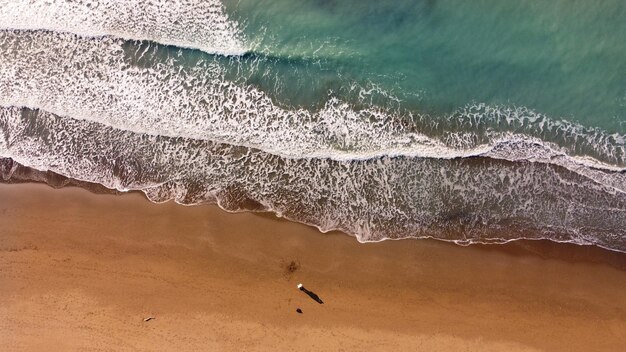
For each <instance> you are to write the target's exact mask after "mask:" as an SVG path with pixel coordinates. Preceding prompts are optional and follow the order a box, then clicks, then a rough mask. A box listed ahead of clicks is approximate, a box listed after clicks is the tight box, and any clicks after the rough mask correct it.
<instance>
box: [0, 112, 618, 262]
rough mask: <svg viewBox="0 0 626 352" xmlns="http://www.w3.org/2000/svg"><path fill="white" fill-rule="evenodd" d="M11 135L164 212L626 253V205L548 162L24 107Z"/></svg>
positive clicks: (43, 160)
mask: <svg viewBox="0 0 626 352" xmlns="http://www.w3.org/2000/svg"><path fill="white" fill-rule="evenodd" d="M0 128H2V132H3V135H4V143H3V142H1V141H2V140H0V155H2V156H7V157H11V158H13V159H14V160H16V161H18V162H20V163H22V164H24V165H27V166H31V167H34V168H36V169H39V170H52V171H55V172H57V173H60V174H62V175H66V176H69V177H72V178H75V179H79V180H84V181H89V182H98V183H101V184H104V185H106V186H107V187H111V188H116V189H120V190H141V191H143V192H144V193H146V195H147V196H148V198H149V199H151V200H153V201H157V202H162V201H166V200H169V199H174V200H176V201H177V202H179V203H182V204H200V203H206V202H216V203H217V204H218V205H220V206H221V207H222V208H224V209H226V210H228V211H240V210H242V209H243V208H242V207H243V206H244V205H245V204H246V201H247V200H248V199H250V200H252V201H253V202H256V203H258V204H260V205H261V208H262V209H265V210H270V211H275V212H276V213H277V214H281V216H283V217H285V218H288V219H292V220H296V221H300V222H303V223H307V224H311V225H314V226H316V227H318V228H319V229H320V230H322V231H328V230H333V229H338V230H342V231H345V232H347V233H351V234H354V235H355V236H357V239H358V240H359V241H361V242H370V241H380V240H384V239H393V238H405V237H415V238H423V237H434V238H438V239H443V240H447V241H456V242H458V243H463V244H468V243H473V242H502V241H508V240H512V239H516V238H549V239H551V240H553V241H568V242H575V243H594V244H598V245H602V246H605V247H607V248H612V249H617V250H625V249H626V242H625V240H626V232H625V229H626V227H625V226H626V194H624V193H619V192H614V191H612V189H611V188H610V187H607V186H603V185H601V184H599V183H598V182H595V181H592V180H590V179H589V178H585V177H580V176H579V175H576V174H575V173H572V172H564V171H563V170H562V169H558V168H553V167H551V166H549V165H546V164H544V163H536V162H514V163H507V162H504V163H503V162H499V161H493V160H492V159H489V158H480V159H477V160H475V161H474V160H468V159H453V160H449V159H438V158H407V157H403V158H388V157H383V158H380V159H374V160H346V161H338V160H330V159H315V158H302V159H297V158H281V157H278V156H275V155H272V154H268V153H265V152H263V151H260V150H253V149H248V148H244V147H237V146H232V145H228V144H216V143H212V142H208V141H198V140H193V139H186V138H166V137H160V136H151V135H142V134H138V133H133V132H130V131H127V130H117V129H114V128H111V127H108V126H104V125H102V124H98V123H95V122H90V121H83V120H78V119H74V118H67V117H59V116H55V115H53V114H50V113H47V112H45V111H29V110H28V109H22V108H16V107H11V108H2V109H0ZM520 228H522V229H524V231H523V232H521V233H520V232H515V229H520Z"/></svg>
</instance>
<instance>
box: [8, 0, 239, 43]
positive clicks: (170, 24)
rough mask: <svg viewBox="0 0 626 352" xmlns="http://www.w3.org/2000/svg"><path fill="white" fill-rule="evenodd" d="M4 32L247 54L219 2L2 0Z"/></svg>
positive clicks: (209, 0)
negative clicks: (115, 39)
mask: <svg viewBox="0 0 626 352" xmlns="http://www.w3.org/2000/svg"><path fill="white" fill-rule="evenodd" d="M0 28H2V29H24V30H37V29H46V30H52V31H58V32H71V33H76V34H80V35H83V36H108V35H113V36H117V37H120V38H125V39H129V40H151V41H155V42H158V43H162V44H166V45H175V46H179V47H186V48H194V49H199V50H202V51H205V52H207V53H211V54H223V55H242V54H244V53H245V52H246V47H245V44H244V40H243V37H242V34H241V31H240V29H239V24H238V23H237V22H236V21H234V20H233V19H230V18H229V17H228V15H227V14H226V12H225V11H224V6H223V5H222V3H221V2H220V1H219V0H202V1H197V0H152V1H148V0H124V1H118V0H74V1H72V0H0Z"/></svg>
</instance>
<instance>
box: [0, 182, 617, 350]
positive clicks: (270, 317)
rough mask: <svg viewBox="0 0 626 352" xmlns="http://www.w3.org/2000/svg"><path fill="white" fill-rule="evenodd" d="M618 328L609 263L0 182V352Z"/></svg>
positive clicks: (612, 256) (519, 335)
mask: <svg viewBox="0 0 626 352" xmlns="http://www.w3.org/2000/svg"><path fill="white" fill-rule="evenodd" d="M292 261H294V262H295V263H296V265H293V266H292V269H293V270H292V271H290V270H288V266H289V264H290V263H291V262H292ZM300 282H302V283H303V284H304V285H305V287H307V288H308V289H310V290H312V291H314V292H315V293H317V294H318V295H319V296H320V297H321V299H323V300H324V304H323V305H322V304H318V303H316V302H315V301H313V300H312V299H311V298H309V297H308V296H307V295H305V294H304V293H303V292H300V291H299V290H297V288H296V284H298V283H300ZM297 308H301V309H302V311H303V313H302V314H298V313H296V309H297ZM147 317H153V318H154V319H152V320H150V321H147V322H145V321H144V319H145V318H147ZM625 331H626V255H623V254H618V253H612V252H607V251H603V250H599V249H594V248H582V247H577V246H566V245H541V244H526V245H523V244H514V245H507V246H473V247H459V246H455V245H451V244H446V243H442V242H437V241H387V242H383V243H376V244H359V243H358V242H357V241H356V240H355V239H354V238H351V237H349V236H346V235H344V234H340V233H329V234H320V233H318V232H317V230H315V229H313V228H309V227H306V226H304V225H300V224H294V223H290V222H286V221H280V220H277V219H274V218H273V217H271V216H267V215H255V214H228V213H225V212H223V211H222V210H220V209H218V208H217V207H214V206H196V207H184V206H180V205H176V204H173V203H167V204H161V205H156V204H151V203H149V202H148V201H146V200H145V199H144V198H143V197H142V196H141V195H140V194H128V195H122V196H115V195H95V194H91V193H89V192H87V191H85V190H83V189H79V188H64V189H60V190H54V189H52V188H49V187H48V186H45V185H36V184H21V185H0V349H1V350H6V351H50V350H85V351H106V350H114V351H126V350H128V351H169V350H177V351H197V350H204V351H241V350H246V351H255V350H285V351H293V350H299V351H320V350H332V351H350V350H368V351H385V350H396V351H420V350H422V351H459V350H463V351H618V350H621V349H623V347H624V346H626V334H625V333H624V332H625Z"/></svg>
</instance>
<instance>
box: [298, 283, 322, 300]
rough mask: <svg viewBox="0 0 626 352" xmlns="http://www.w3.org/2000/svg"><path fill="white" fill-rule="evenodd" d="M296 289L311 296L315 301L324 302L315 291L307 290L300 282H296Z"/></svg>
mask: <svg viewBox="0 0 626 352" xmlns="http://www.w3.org/2000/svg"><path fill="white" fill-rule="evenodd" d="M297 287H298V289H299V290H300V291H302V292H304V293H306V294H307V295H309V297H311V298H312V299H313V300H314V301H315V302H317V303H319V304H324V301H322V299H321V298H320V296H318V295H316V294H315V292H312V291H309V290H307V289H306V288H304V286H303V285H302V284H298V286H297Z"/></svg>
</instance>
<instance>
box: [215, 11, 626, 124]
mask: <svg viewBox="0 0 626 352" xmlns="http://www.w3.org/2000/svg"><path fill="white" fill-rule="evenodd" d="M225 4H226V7H227V9H228V10H229V11H230V12H231V14H232V16H233V17H234V18H237V19H238V20H239V21H240V22H241V23H243V24H244V28H245V30H244V32H245V37H246V38H247V40H248V41H249V42H251V43H252V47H253V52H254V53H255V54H259V55H266V56H267V57H269V58H271V59H272V60H268V61H269V62H270V64H269V65H271V66H272V67H271V68H268V69H269V70H271V71H276V72H279V76H280V77H285V75H286V74H288V72H291V73H292V74H293V75H294V76H299V77H298V78H297V79H292V77H289V79H284V82H285V83H284V84H286V85H288V86H289V87H288V88H285V89H283V90H282V91H281V92H280V94H277V96H276V99H278V100H282V101H284V102H285V103H289V102H294V101H296V102H298V103H300V104H303V105H308V104H313V105H315V104H316V103H318V102H319V100H320V99H323V98H324V97H325V95H326V94H327V93H328V91H329V90H333V91H340V90H341V88H342V86H343V85H346V84H349V83H350V82H358V83H359V84H360V85H363V86H367V85H368V84H375V85H378V86H379V87H380V88H381V89H383V90H384V91H387V92H390V93H391V94H393V95H395V96H397V97H398V98H400V99H401V100H402V101H403V104H404V105H405V106H406V107H408V108H409V109H414V110H417V111H420V112H429V113H431V114H432V115H435V116H436V115H437V114H441V113H449V112H452V111H454V110H456V109H458V108H459V107H462V106H464V105H466V104H470V103H472V102H480V103H488V104H494V105H515V106H525V107H528V108H530V109H533V110H536V111H538V112H541V113H545V114H547V115H549V116H551V117H553V118H555V119H561V118H565V119H567V120H570V121H575V122H579V123H581V124H583V125H586V126H592V127H600V128H603V129H605V130H607V131H611V132H621V133H623V132H624V131H625V130H626V126H625V125H624V123H625V119H626V117H625V116H626V83H625V81H626V59H625V58H626V44H625V43H626V40H624V38H626V3H625V2H624V1H620V0H609V1H569V0H568V1H565V0H563V1H500V0H490V1H489V0H487V1H485V0H483V1H471V2H468V1H454V0H424V1H420V0H400V1H387V2H385V1H376V0H359V1H313V0H306V1H290V0H282V1H281V0H261V1H258V0H241V1H226V2H225ZM337 74H340V77H339V76H338V75H337ZM303 76H305V77H303ZM251 81H252V82H254V81H255V79H254V78H253V79H251ZM303 82H307V84H303ZM254 83H257V82H254ZM257 84H260V85H262V83H257ZM266 84H267V83H266Z"/></svg>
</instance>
